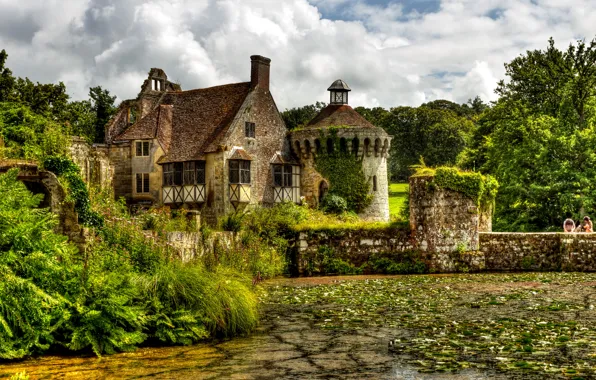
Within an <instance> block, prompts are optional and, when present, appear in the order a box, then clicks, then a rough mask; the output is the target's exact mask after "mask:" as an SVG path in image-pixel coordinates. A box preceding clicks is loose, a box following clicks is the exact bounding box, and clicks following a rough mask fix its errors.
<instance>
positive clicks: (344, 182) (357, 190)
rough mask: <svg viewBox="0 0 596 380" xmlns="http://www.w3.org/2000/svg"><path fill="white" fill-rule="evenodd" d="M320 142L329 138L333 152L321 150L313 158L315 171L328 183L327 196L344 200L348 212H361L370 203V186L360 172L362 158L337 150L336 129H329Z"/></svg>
mask: <svg viewBox="0 0 596 380" xmlns="http://www.w3.org/2000/svg"><path fill="white" fill-rule="evenodd" d="M321 135H322V138H321V141H326V140H327V139H328V138H331V139H332V141H333V147H334V149H333V151H332V152H331V153H329V152H327V151H325V150H324V149H323V151H322V152H319V153H318V154H317V157H316V158H315V169H316V170H317V171H318V172H319V173H321V175H322V176H323V177H325V178H326V179H327V180H328V181H329V194H330V195H337V196H340V197H342V198H344V199H345V200H346V203H347V206H348V210H349V211H355V212H361V211H362V210H364V209H365V208H366V207H367V206H368V205H370V203H371V201H372V198H373V197H372V194H370V186H369V183H368V180H367V179H366V176H365V175H364V172H363V171H362V158H359V157H356V156H355V155H353V154H350V153H349V152H347V151H346V152H342V151H341V149H339V138H338V137H337V128H329V130H328V134H327V136H323V132H321Z"/></svg>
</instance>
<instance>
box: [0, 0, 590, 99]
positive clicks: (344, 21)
mask: <svg viewBox="0 0 596 380" xmlns="http://www.w3.org/2000/svg"><path fill="white" fill-rule="evenodd" d="M594 25H596V2H594V1H593V0H396V1H393V0H0V49H2V48H4V49H6V50H7V52H8V54H9V60H8V66H9V67H10V68H11V69H12V70H13V72H14V73H15V75H18V76H27V77H29V78H30V79H32V80H34V81H39V82H58V81H63V82H64V83H65V84H66V86H67V88H68V91H69V93H70V95H71V96H72V97H73V98H75V99H81V98H86V95H87V92H88V88H89V87H90V86H95V85H101V86H103V87H104V88H107V89H109V90H110V91H111V92H112V93H114V94H116V95H117V96H118V97H119V99H127V98H131V97H134V96H136V94H137V93H138V91H139V87H140V85H141V83H142V81H143V79H145V77H146V75H147V72H148V70H149V69H150V68H151V67H160V68H162V69H164V70H165V71H166V73H167V74H168V76H169V78H170V79H171V80H174V81H178V82H179V83H181V85H182V88H183V89H192V88H201V87H208V86H213V85H218V84H225V83H233V82H244V81H248V80H249V77H250V59H249V56H250V55H252V54H260V55H264V56H267V57H270V58H271V59H272V63H271V71H272V72H271V76H272V79H271V80H272V92H273V95H274V96H275V99H276V101H277V103H278V106H279V108H280V109H282V110H283V109H285V108H289V107H294V106H301V105H305V104H311V103H314V102H315V101H317V100H319V101H327V100H328V96H327V93H326V88H327V87H328V86H329V85H330V84H331V82H333V80H335V79H337V78H342V79H344V80H345V81H346V82H347V83H348V84H349V85H350V87H351V88H352V93H351V97H350V103H351V104H352V105H353V106H358V105H365V106H383V107H392V106H397V105H414V106H416V105H419V104H421V103H423V102H426V101H430V100H434V99H449V100H453V101H456V102H465V101H467V99H469V98H473V97H474V96H476V95H479V96H480V97H482V98H483V99H484V100H486V101H488V100H494V97H495V95H494V93H493V89H494V87H495V84H496V82H497V80H499V79H501V78H502V77H503V73H504V69H503V63H504V62H507V61H510V60H511V59H512V58H514V57H515V56H517V55H519V54H521V53H523V52H524V51H526V50H528V49H536V48H544V47H545V46H546V44H547V40H548V38H549V37H550V36H553V37H554V38H555V41H556V42H557V45H558V46H559V47H560V48H564V47H565V46H566V45H568V44H569V43H570V42H571V41H574V40H576V39H581V38H586V39H588V40H589V39H592V38H594V36H595V34H596V28H594Z"/></svg>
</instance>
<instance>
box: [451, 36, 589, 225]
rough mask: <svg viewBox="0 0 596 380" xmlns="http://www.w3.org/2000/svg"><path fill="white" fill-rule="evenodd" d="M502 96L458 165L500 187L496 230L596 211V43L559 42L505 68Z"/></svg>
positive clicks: (554, 222)
mask: <svg viewBox="0 0 596 380" xmlns="http://www.w3.org/2000/svg"><path fill="white" fill-rule="evenodd" d="M505 69H506V75H507V77H508V80H503V81H500V82H499V83H498V86H497V89H496V92H497V94H499V96H500V98H499V100H498V101H497V102H496V104H495V106H494V107H492V108H490V109H488V110H487V111H486V112H485V113H484V114H483V116H482V117H481V118H480V120H479V127H478V128H477V129H476V131H475V133H474V135H473V136H472V138H471V140H470V145H469V147H468V148H467V149H466V151H465V152H464V153H463V154H462V155H461V157H460V158H461V160H460V163H461V165H462V166H464V167H467V168H469V169H473V168H476V169H480V170H481V171H483V172H487V173H490V174H493V175H495V176H496V178H497V179H498V181H499V183H500V185H501V186H500V189H499V194H498V196H497V201H496V215H495V217H496V218H495V224H494V227H495V228H496V229H500V230H514V231H535V230H548V229H559V228H560V225H561V223H562V221H563V220H564V219H565V218H567V217H572V218H576V219H579V218H580V217H582V216H583V215H584V214H592V213H594V212H595V211H596V185H595V184H594V178H596V172H595V164H596V138H595V137H594V136H595V132H596V125H595V121H596V107H595V106H596V43H595V41H591V42H590V43H589V44H586V42H585V41H578V42H577V43H575V44H571V45H570V46H569V47H568V48H567V49H566V50H559V49H558V48H556V47H555V43H554V40H553V39H550V40H549V41H548V46H547V48H546V49H545V50H534V51H528V52H526V53H525V54H523V55H521V56H519V57H517V58H515V59H514V60H512V61H511V62H509V63H506V64H505Z"/></svg>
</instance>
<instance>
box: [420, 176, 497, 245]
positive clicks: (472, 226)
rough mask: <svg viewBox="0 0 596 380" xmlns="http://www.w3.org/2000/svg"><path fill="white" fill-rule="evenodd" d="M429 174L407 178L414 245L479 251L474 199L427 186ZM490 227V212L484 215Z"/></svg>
mask: <svg viewBox="0 0 596 380" xmlns="http://www.w3.org/2000/svg"><path fill="white" fill-rule="evenodd" d="M432 180H433V177H432V176H413V177H410V229H411V231H412V234H413V238H414V239H415V240H416V248H417V249H419V250H421V251H430V252H453V251H456V250H458V249H459V250H464V251H475V250H478V232H479V230H480V219H481V218H480V213H479V210H478V207H477V206H476V202H475V200H473V199H471V198H469V197H467V196H465V195H464V194H462V193H458V192H455V191H451V190H446V189H441V188H438V187H436V186H431V185H429V184H430V183H431V181H432ZM482 219H483V228H489V226H490V224H491V223H490V219H491V217H490V215H489V214H486V215H485V216H483V218H482Z"/></svg>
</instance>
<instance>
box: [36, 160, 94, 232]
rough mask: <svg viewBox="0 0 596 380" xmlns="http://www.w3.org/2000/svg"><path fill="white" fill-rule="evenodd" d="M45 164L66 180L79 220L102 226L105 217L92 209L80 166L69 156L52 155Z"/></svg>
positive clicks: (85, 223)
mask: <svg viewBox="0 0 596 380" xmlns="http://www.w3.org/2000/svg"><path fill="white" fill-rule="evenodd" d="M43 166H44V167H45V168H46V169H47V170H49V171H51V172H53V173H54V174H56V175H57V176H60V177H62V178H63V179H65V180H66V182H67V184H68V191H69V196H70V197H71V198H72V199H73V200H74V204H75V211H76V212H77V214H78V216H79V221H80V222H81V223H83V224H84V225H87V226H101V225H102V224H103V218H102V217H101V215H99V214H98V213H97V212H95V211H93V210H91V203H90V201H89V190H88V189H87V185H86V184H85V182H84V181H83V178H81V174H80V169H79V167H78V166H77V165H76V164H75V163H74V162H73V161H72V160H71V159H70V158H68V157H63V156H50V157H47V158H46V159H45V160H44V163H43Z"/></svg>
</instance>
